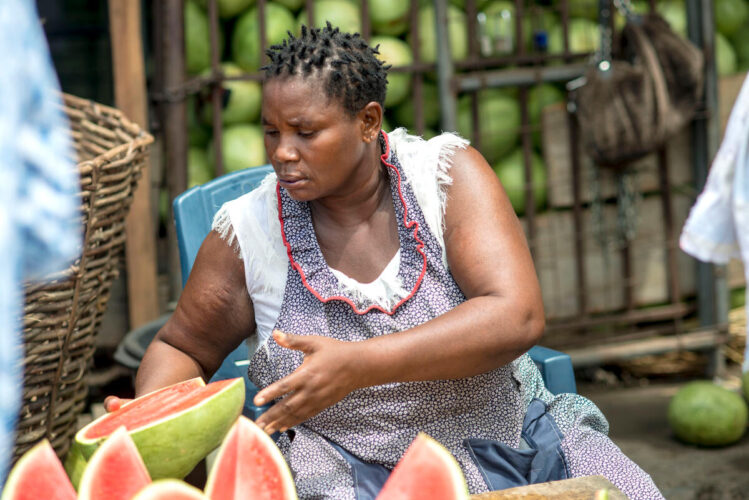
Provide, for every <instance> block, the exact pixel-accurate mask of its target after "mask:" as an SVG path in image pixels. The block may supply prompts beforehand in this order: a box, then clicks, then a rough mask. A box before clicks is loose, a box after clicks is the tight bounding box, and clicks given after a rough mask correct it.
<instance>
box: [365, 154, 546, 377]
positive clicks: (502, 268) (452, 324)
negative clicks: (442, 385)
mask: <svg viewBox="0 0 749 500" xmlns="http://www.w3.org/2000/svg"><path fill="white" fill-rule="evenodd" d="M450 174H451V176H452V178H453V183H452V185H450V186H449V187H448V202H447V207H446V213H445V223H446V228H445V236H444V237H445V247H446V249H447V259H448V263H449V265H450V271H451V272H452V275H453V277H454V279H455V281H456V282H457V283H458V285H459V286H460V288H461V290H462V291H463V293H464V294H465V295H466V297H467V299H468V300H467V301H466V302H464V303H462V304H460V305H459V306H458V307H456V308H455V309H453V310H451V311H449V312H447V313H445V314H443V315H442V316H439V317H437V318H435V319H434V320H432V321H429V322H428V323H425V324H423V325H421V326H418V327H416V328H412V329H410V330H407V331H403V332H399V333H396V334H393V335H387V336H383V337H378V338H375V339H372V340H371V341H367V342H369V343H370V345H369V346H367V354H366V356H365V357H364V359H366V360H367V361H366V362H367V363H368V364H369V363H371V365H370V368H372V367H374V366H377V367H379V368H378V369H376V370H372V369H370V370H363V371H364V373H365V374H366V379H365V380H363V381H362V382H363V383H364V384H365V385H375V384H383V383H387V382H395V381H415V380H434V379H455V378H462V377H468V376H472V375H477V374H479V373H484V372H487V371H489V370H492V369H495V368H497V367H499V366H502V365H505V364H507V363H509V362H510V361H512V360H514V359H515V358H517V357H518V356H520V355H521V354H523V353H524V352H526V351H527V350H528V349H530V348H531V347H532V346H533V345H535V344H536V343H537V342H538V341H539V339H540V338H541V336H542V334H543V330H544V326H545V320H544V311H543V301H542V298H541V290H540V287H539V284H538V278H537V277H536V272H535V269H534V266H533V261H532V259H531V255H530V252H529V250H528V246H527V244H526V240H525V235H524V234H523V229H522V227H521V225H520V222H519V221H518V218H517V216H516V215H515V212H514V211H513V208H512V205H511V204H510V202H509V200H508V198H507V195H506V194H505V192H504V189H503V188H502V186H501V183H500V182H499V179H498V178H497V176H496V174H495V173H494V172H493V171H492V169H491V167H490V166H489V165H488V164H487V162H486V161H485V160H484V158H483V157H482V156H481V154H479V152H478V151H476V150H475V149H474V148H472V147H469V148H467V149H465V150H462V151H460V152H459V153H457V154H456V155H455V158H454V161H453V167H452V168H451V169H450Z"/></svg>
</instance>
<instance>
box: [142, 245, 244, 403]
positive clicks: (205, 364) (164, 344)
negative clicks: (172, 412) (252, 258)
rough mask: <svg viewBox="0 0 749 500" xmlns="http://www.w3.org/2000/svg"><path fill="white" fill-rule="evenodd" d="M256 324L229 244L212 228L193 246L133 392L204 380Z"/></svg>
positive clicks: (241, 270) (241, 272) (238, 263)
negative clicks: (182, 278)
mask: <svg viewBox="0 0 749 500" xmlns="http://www.w3.org/2000/svg"><path fill="white" fill-rule="evenodd" d="M254 330H255V317H254V310H253V308H252V302H251V301H250V297H249V294H248V292H247V286H246V284H245V278H244V265H243V263H242V260H241V259H239V258H238V257H237V254H236V252H235V250H234V249H232V248H231V247H230V246H229V245H227V243H226V242H225V241H224V240H222V239H221V237H220V236H219V235H218V234H217V233H215V232H213V231H211V233H209V235H208V236H207V237H206V239H205V241H204V242H203V244H202V245H201V247H200V250H199V251H198V255H197V257H196V258H195V263H194V265H193V268H192V271H191V272H190V277H189V278H188V280H187V284H186V285H185V288H184V290H183V291H182V295H181V296H180V298H179V302H178V303H177V308H176V310H175V311H174V314H172V316H171V317H170V318H169V320H168V321H167V322H166V324H165V325H164V326H163V327H162V328H161V329H160V330H159V331H158V333H157V334H156V337H155V338H154V340H153V342H151V344H150V345H149V346H148V349H147V350H146V353H145V355H144V356H143V360H142V361H141V363H140V366H139V368H138V373H137V376H136V380H135V392H136V396H140V395H142V394H145V393H147V392H151V391H153V390H156V389H159V388H161V387H165V386H167V385H170V384H173V383H176V382H180V381H182V380H187V379H189V378H193V377H203V379H205V380H206V381H207V380H208V379H209V378H210V377H211V375H212V374H213V373H214V372H215V371H216V370H217V369H218V367H219V366H220V365H221V362H222V361H223V360H224V358H226V356H227V355H228V354H229V353H230V352H231V351H232V350H234V349H235V348H236V347H237V346H238V345H239V343H240V342H242V341H243V340H245V338H247V336H248V335H249V334H250V333H251V332H253V331H254Z"/></svg>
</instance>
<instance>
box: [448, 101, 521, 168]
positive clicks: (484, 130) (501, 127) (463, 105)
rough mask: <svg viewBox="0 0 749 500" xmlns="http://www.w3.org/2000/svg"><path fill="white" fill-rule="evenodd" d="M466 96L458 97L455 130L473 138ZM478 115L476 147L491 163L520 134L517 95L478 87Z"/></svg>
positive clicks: (510, 146)
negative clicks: (477, 143) (478, 143)
mask: <svg viewBox="0 0 749 500" xmlns="http://www.w3.org/2000/svg"><path fill="white" fill-rule="evenodd" d="M470 99H471V98H470V96H468V95H465V96H463V97H461V98H460V99H459V100H458V117H457V118H458V119H457V121H458V123H457V125H458V133H459V134H460V135H461V136H463V137H465V138H467V139H470V140H474V137H473V135H474V131H473V119H472V107H471V101H470ZM478 100H479V103H478V115H479V116H478V118H479V129H480V133H481V137H480V139H481V141H480V149H479V150H480V151H481V154H483V155H484V157H485V158H486V161H488V162H489V163H494V162H495V161H497V160H499V159H500V158H502V157H503V156H504V155H506V154H507V153H509V152H510V151H512V150H513V149H514V148H515V146H516V145H517V142H518V137H519V135H520V106H519V104H518V101H517V99H515V98H514V97H511V96H510V95H508V93H507V92H506V91H503V90H500V89H489V90H482V91H480V92H479V94H478Z"/></svg>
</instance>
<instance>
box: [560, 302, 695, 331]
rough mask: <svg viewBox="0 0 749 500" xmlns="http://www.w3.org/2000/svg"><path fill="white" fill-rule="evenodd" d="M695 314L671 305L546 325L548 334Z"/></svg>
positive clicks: (685, 308)
mask: <svg viewBox="0 0 749 500" xmlns="http://www.w3.org/2000/svg"><path fill="white" fill-rule="evenodd" d="M693 312H694V307H692V306H690V305H688V304H685V303H679V304H671V305H667V306H661V307H654V308H650V309H635V310H634V311H631V312H628V313H614V314H602V315H600V316H589V317H586V318H582V319H579V318H569V319H559V320H554V321H551V322H549V324H547V325H546V331H547V332H553V331H561V330H571V329H575V328H590V327H596V326H602V325H610V324H622V325H624V324H635V323H650V322H656V321H663V320H669V319H671V318H683V317H685V316H687V315H689V314H691V313H693Z"/></svg>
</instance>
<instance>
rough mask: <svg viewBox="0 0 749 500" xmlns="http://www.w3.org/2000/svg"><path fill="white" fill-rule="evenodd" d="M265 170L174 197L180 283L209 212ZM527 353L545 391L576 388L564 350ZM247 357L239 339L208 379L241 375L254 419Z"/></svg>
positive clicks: (255, 169) (538, 348) (210, 218)
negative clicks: (180, 273) (235, 347)
mask: <svg viewBox="0 0 749 500" xmlns="http://www.w3.org/2000/svg"><path fill="white" fill-rule="evenodd" d="M269 172H272V167H271V166H270V165H264V166H261V167H253V168H248V169H245V170H240V171H238V172H233V173H230V174H226V175H223V176H221V177H219V178H218V179H214V180H212V181H210V182H208V183H206V184H203V185H202V186H196V187H193V188H191V189H189V190H187V191H185V192H184V193H182V194H181V195H179V196H178V197H177V198H175V199H174V207H173V208H174V221H175V224H176V226H177V242H178V245H179V257H180V265H181V269H182V285H183V286H184V284H185V283H186V282H187V277H188V276H189V274H190V270H191V269H192V264H193V262H194V261H195V257H196V256H197V254H198V249H199V248H200V245H201V244H202V243H203V240H204V239H205V237H206V236H207V235H208V233H209V232H210V230H211V225H212V223H213V216H214V215H215V214H216V212H217V211H218V209H219V208H221V206H222V205H223V204H224V203H225V202H227V201H230V200H233V199H235V198H238V197H239V196H241V195H243V194H245V193H247V192H249V191H251V190H253V189H255V188H256V187H257V186H258V185H259V184H260V181H262V180H263V179H264V178H265V176H266V175H267V174H268V173H269ZM529 354H530V356H531V358H532V359H533V361H534V362H535V363H536V365H537V366H538V367H539V369H540V371H541V374H542V376H543V379H544V383H545V385H546V387H547V388H548V389H549V391H551V392H552V393H553V394H559V393H563V392H576V390H577V389H576V385H575V375H574V372H573V369H572V361H571V360H570V357H569V356H568V355H567V354H564V353H563V352H559V351H555V350H553V349H549V348H548V347H541V346H534V347H533V348H532V349H531V350H530V352H529ZM248 357H249V353H248V349H247V344H245V343H244V342H242V344H241V345H240V346H239V347H237V349H236V350H234V351H233V352H232V353H231V354H230V355H229V356H228V357H227V358H226V359H225V360H224V362H223V364H222V365H221V367H220V368H219V370H218V371H217V372H216V373H215V374H214V375H213V377H212V378H211V381H213V380H223V379H227V378H234V377H243V378H244V379H245V384H246V387H247V394H246V398H245V411H244V414H245V415H246V416H248V417H249V418H252V419H255V418H257V417H258V416H260V414H261V413H262V412H263V411H265V410H266V409H267V408H268V407H267V406H264V407H261V408H258V407H256V406H254V405H253V404H252V398H253V397H254V396H255V394H256V393H257V388H256V387H255V386H254V385H253V384H252V382H250V380H249V378H248V377H247V359H248Z"/></svg>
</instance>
